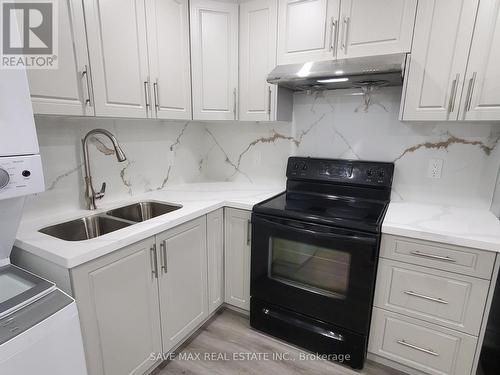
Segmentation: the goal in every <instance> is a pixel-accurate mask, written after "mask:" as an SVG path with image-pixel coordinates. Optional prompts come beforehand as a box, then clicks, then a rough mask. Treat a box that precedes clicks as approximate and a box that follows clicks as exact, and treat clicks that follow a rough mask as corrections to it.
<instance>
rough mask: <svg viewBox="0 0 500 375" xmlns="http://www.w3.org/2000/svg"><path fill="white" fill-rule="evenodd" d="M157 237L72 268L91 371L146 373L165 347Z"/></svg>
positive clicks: (96, 374) (122, 374) (110, 374)
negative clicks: (157, 274)
mask: <svg viewBox="0 0 500 375" xmlns="http://www.w3.org/2000/svg"><path fill="white" fill-rule="evenodd" d="M153 246H154V239H147V240H144V241H141V242H138V243H136V244H134V245H131V246H128V247H125V248H123V249H121V250H118V251H115V252H113V253H111V254H108V255H106V256H104V257H101V258H98V259H96V260H94V261H91V262H89V263H85V264H84V265H82V266H79V267H77V268H75V269H74V270H72V271H71V277H72V284H73V292H74V296H75V299H76V302H77V304H78V311H79V315H80V322H81V326H82V334H83V339H84V344H85V354H86V357H87V366H88V371H89V374H90V375H104V374H105V375H125V374H143V373H146V372H147V370H148V369H150V368H151V367H152V366H153V365H155V362H154V361H151V359H150V354H151V353H158V352H161V336H160V329H161V328H160V314H159V312H160V310H159V302H158V279H157V278H156V277H155V275H154V273H153V271H154V262H153V255H154V248H153Z"/></svg>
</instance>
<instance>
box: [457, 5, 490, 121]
mask: <svg viewBox="0 0 500 375" xmlns="http://www.w3.org/2000/svg"><path fill="white" fill-rule="evenodd" d="M499 67H500V1H499V0H481V1H480V3H479V10H478V15H477V21H476V28H475V30H474V38H473V40H472V47H471V51H470V54H469V63H468V65H467V75H466V77H465V85H464V90H463V93H462V99H463V100H462V106H461V112H460V115H459V119H460V120H462V119H464V120H500V69H499Z"/></svg>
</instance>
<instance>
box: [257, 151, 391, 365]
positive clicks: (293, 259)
mask: <svg viewBox="0 0 500 375" xmlns="http://www.w3.org/2000/svg"><path fill="white" fill-rule="evenodd" d="M393 172H394V165H393V164H392V163H382V162H369V161H352V160H338V159H317V158H301V157H291V158H289V160H288V166H287V178H288V179H287V188H286V192H284V193H282V194H280V195H278V196H276V197H273V198H271V199H268V200H266V201H264V202H262V203H260V204H258V205H256V206H255V207H254V209H253V213H252V255H251V258H252V265H251V307H250V323H251V325H252V327H254V328H256V329H259V330H262V331H264V332H267V333H269V334H272V335H274V336H277V337H280V338H282V339H285V340H286V341H289V342H291V343H294V344H296V345H299V346H302V347H304V348H306V349H309V350H311V351H313V352H317V353H321V354H326V355H328V358H329V359H332V360H337V361H340V362H345V363H346V364H348V365H350V366H351V367H353V368H362V366H363V363H364V360H365V357H366V348H367V342H368V332H369V327H370V319H371V310H372V303H373V291H374V285H375V276H376V268H377V260H378V253H379V245H380V230H381V225H382V221H383V218H384V215H385V212H386V209H387V206H388V203H389V200H390V194H391V185H392V177H393Z"/></svg>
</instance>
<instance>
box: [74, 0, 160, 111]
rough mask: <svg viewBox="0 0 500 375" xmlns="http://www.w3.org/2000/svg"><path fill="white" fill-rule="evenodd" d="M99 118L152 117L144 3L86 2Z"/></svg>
mask: <svg viewBox="0 0 500 375" xmlns="http://www.w3.org/2000/svg"><path fill="white" fill-rule="evenodd" d="M83 3H84V7H85V20H86V24H87V33H88V43H89V54H90V62H91V66H92V77H93V87H94V99H95V113H96V115H97V116H117V117H149V116H151V89H150V80H149V73H148V56H147V52H148V50H147V41H146V20H145V10H144V1H141V0H83Z"/></svg>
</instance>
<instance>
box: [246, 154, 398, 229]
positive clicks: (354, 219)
mask: <svg viewBox="0 0 500 375" xmlns="http://www.w3.org/2000/svg"><path fill="white" fill-rule="evenodd" d="M393 170H394V165H393V164H392V163H381V162H366V161H357V160H356V161H351V160H338V159H316V158H299V157H291V158H290V159H289V161H288V168H287V177H288V180H287V190H286V192H284V193H282V194H280V195H278V196H276V197H273V198H271V199H268V200H266V201H264V202H262V203H260V204H258V205H256V206H255V207H254V209H253V211H254V212H256V213H261V214H266V215H272V216H279V217H286V218H292V219H297V220H304V221H308V222H315V223H319V224H324V225H332V226H336V227H342V228H349V229H355V230H361V231H367V232H374V233H378V232H380V229H381V226H382V221H383V218H384V215H385V211H386V209H387V206H388V203H389V199H390V190H391V184H392V176H393Z"/></svg>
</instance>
